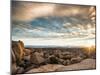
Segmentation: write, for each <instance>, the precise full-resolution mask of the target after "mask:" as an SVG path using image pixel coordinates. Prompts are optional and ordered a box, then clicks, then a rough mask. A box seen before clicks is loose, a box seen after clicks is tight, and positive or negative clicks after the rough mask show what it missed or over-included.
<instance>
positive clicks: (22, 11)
mask: <svg viewBox="0 0 100 75" xmlns="http://www.w3.org/2000/svg"><path fill="white" fill-rule="evenodd" d="M94 9H95V7H94V6H82V5H68V4H66V5H65V4H51V3H35V2H18V1H13V2H12V19H13V20H19V21H30V20H32V19H35V18H39V17H46V16H68V17H70V16H73V17H79V18H80V17H81V18H89V16H90V17H91V14H92V15H94V14H93V13H95V10H94ZM91 12H93V13H91Z"/></svg>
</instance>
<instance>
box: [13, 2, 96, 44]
mask: <svg viewBox="0 0 100 75" xmlns="http://www.w3.org/2000/svg"><path fill="white" fill-rule="evenodd" d="M11 12H12V40H15V41H18V40H22V41H23V42H24V44H25V45H35V46H38V45H39V46H40V45H41V46H50V45H53V46H91V45H95V34H96V33H95V26H96V23H95V17H96V14H95V13H96V9H95V6H88V5H72V4H55V3H36V2H29V1H27V2H25V1H12V11H11Z"/></svg>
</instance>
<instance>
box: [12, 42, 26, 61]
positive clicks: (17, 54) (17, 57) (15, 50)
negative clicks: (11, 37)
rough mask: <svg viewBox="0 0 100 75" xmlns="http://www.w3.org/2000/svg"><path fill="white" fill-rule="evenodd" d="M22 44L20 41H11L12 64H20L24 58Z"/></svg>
mask: <svg viewBox="0 0 100 75" xmlns="http://www.w3.org/2000/svg"><path fill="white" fill-rule="evenodd" d="M24 50H25V48H24V43H23V42H22V41H20V40H19V41H12V50H11V53H12V62H17V63H20V62H21V60H22V59H23V57H24Z"/></svg>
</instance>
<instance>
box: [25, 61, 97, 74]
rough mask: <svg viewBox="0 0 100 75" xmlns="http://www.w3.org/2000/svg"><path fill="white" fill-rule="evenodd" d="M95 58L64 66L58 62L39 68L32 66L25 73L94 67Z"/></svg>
mask: <svg viewBox="0 0 100 75" xmlns="http://www.w3.org/2000/svg"><path fill="white" fill-rule="evenodd" d="M95 68H96V60H95V59H85V60H83V61H82V62H80V63H76V64H72V65H68V66H64V65H58V64H48V65H44V66H40V67H39V68H33V69H31V70H29V71H27V72H26V73H36V72H53V71H69V70H85V69H95Z"/></svg>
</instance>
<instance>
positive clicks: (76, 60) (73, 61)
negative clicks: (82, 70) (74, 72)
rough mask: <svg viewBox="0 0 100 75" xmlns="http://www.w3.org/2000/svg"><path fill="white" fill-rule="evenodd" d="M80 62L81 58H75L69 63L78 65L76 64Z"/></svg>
mask: <svg viewBox="0 0 100 75" xmlns="http://www.w3.org/2000/svg"><path fill="white" fill-rule="evenodd" d="M81 61H82V58H81V57H79V56H77V57H74V58H71V63H72V64H73V63H78V62H81Z"/></svg>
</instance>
